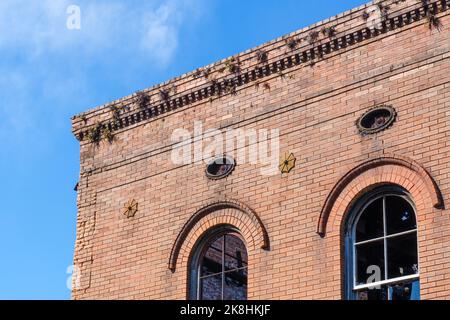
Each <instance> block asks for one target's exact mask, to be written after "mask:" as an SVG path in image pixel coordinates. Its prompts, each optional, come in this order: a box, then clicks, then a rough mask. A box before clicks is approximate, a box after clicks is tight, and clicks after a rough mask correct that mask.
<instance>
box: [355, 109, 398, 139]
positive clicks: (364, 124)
mask: <svg viewBox="0 0 450 320" xmlns="http://www.w3.org/2000/svg"><path fill="white" fill-rule="evenodd" d="M395 117H396V112H395V110H394V108H392V107H390V106H382V107H377V108H374V109H371V110H369V111H368V112H366V113H365V114H364V115H363V116H362V117H361V118H360V119H359V120H358V123H357V125H358V129H359V131H360V132H361V133H363V134H372V133H377V132H380V131H382V130H384V129H387V128H388V127H389V126H390V125H391V124H392V123H393V122H394V121H395Z"/></svg>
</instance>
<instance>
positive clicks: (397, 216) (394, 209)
mask: <svg viewBox="0 0 450 320" xmlns="http://www.w3.org/2000/svg"><path fill="white" fill-rule="evenodd" d="M386 227H387V234H388V235H392V234H396V233H400V232H404V231H409V230H414V229H416V228H417V226H416V215H415V214H414V210H413V208H412V207H411V205H410V204H409V203H408V201H406V200H404V199H402V198H399V197H386Z"/></svg>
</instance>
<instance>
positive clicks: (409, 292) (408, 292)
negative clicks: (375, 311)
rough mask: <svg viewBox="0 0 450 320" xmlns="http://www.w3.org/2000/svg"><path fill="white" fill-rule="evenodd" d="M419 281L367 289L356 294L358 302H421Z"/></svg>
mask: <svg viewBox="0 0 450 320" xmlns="http://www.w3.org/2000/svg"><path fill="white" fill-rule="evenodd" d="M419 298H420V286H419V280H415V281H413V282H409V283H408V282H407V283H396V284H392V285H387V286H379V287H375V288H372V289H365V290H361V291H358V292H357V293H356V299H357V300H400V301H401V300H403V301H405V300H419Z"/></svg>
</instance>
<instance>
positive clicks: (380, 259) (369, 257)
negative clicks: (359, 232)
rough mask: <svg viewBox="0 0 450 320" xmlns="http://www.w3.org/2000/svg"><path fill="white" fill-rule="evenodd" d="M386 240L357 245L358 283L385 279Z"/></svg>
mask: <svg viewBox="0 0 450 320" xmlns="http://www.w3.org/2000/svg"><path fill="white" fill-rule="evenodd" d="M384 274H385V272H384V241H383V240H377V241H375V242H370V243H365V244H361V245H357V246H356V283H357V284H358V285H360V284H368V283H373V282H377V281H382V280H384V278H385V276H384Z"/></svg>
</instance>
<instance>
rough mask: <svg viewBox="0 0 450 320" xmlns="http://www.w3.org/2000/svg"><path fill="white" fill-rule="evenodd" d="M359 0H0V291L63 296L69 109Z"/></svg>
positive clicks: (72, 176)
mask: <svg viewBox="0 0 450 320" xmlns="http://www.w3.org/2000/svg"><path fill="white" fill-rule="evenodd" d="M365 2H366V1H363V0H346V1H336V0H314V1H307V0H277V1H274V0H272V1H268V0H264V1H261V0H246V1H237V0H226V1H225V0H126V1H125V0H122V1H118V0H78V1H76V0H1V1H0V170H1V171H0V181H1V184H0V199H1V207H0V208H1V209H0V218H1V220H0V226H1V231H0V253H1V257H2V258H1V259H0V262H1V263H0V299H69V298H70V291H69V289H67V287H66V281H67V278H68V276H69V274H67V273H66V271H67V268H68V266H70V265H71V264H72V257H73V249H74V242H75V231H76V230H75V227H76V194H75V192H74V191H73V187H74V186H75V184H76V182H77V180H78V173H79V163H78V160H79V154H78V152H79V149H78V142H77V141H76V139H75V138H74V137H73V136H72V134H71V122H70V118H71V116H73V115H74V114H76V113H79V112H82V111H85V110H87V109H90V108H92V107H95V106H97V105H101V104H104V103H106V102H109V101H112V100H114V99H117V98H120V97H122V96H125V95H129V94H131V93H133V92H135V91H138V90H141V89H143V88H146V87H149V86H152V85H154V84H157V83H159V82H162V81H165V80H168V79H170V78H172V77H175V76H177V75H180V74H183V73H185V72H188V71H191V70H194V69H196V68H198V67H201V66H203V65H206V64H209V63H212V62H214V61H216V60H219V59H223V58H225V57H228V56H230V55H233V54H236V53H239V52H240V51H244V50H246V49H248V48H251V47H253V46H256V45H259V44H262V43H264V42H266V41H269V40H271V39H273V38H276V37H279V36H282V35H284V34H287V33H290V32H292V31H295V30H296V29H300V28H302V27H305V26H307V25H309V24H312V23H314V22H317V21H319V20H322V19H325V18H327V17H330V16H332V15H335V14H337V13H340V12H342V11H345V10H348V9H350V8H352V7H355V6H358V5H361V4H363V3H365ZM69 5H77V6H79V8H80V10H81V29H80V30H68V29H67V28H66V21H67V18H68V14H67V12H66V10H67V8H68V7H69Z"/></svg>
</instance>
